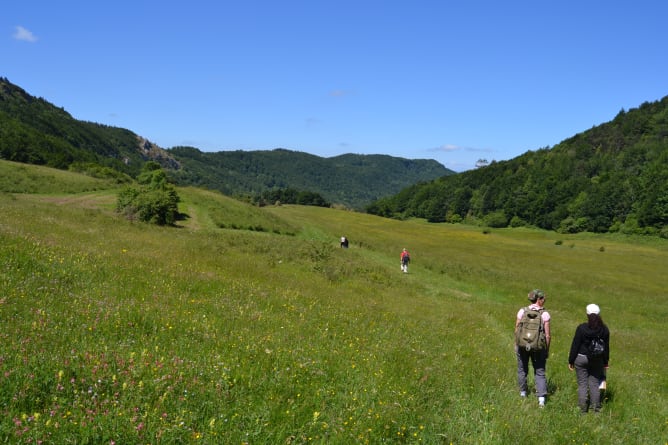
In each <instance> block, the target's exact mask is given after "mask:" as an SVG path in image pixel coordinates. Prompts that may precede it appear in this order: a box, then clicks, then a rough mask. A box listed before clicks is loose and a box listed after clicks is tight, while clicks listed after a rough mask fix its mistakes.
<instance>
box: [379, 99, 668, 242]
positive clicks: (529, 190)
mask: <svg viewBox="0 0 668 445" xmlns="http://www.w3.org/2000/svg"><path fill="white" fill-rule="evenodd" d="M367 210H368V211H369V212H370V213H374V214H377V215H383V216H387V217H398V218H404V217H422V218H427V219H428V220H429V221H432V222H442V221H448V222H458V221H462V220H469V221H472V222H482V223H484V224H486V225H488V226H491V227H505V226H509V225H510V226H524V225H531V226H537V227H540V228H544V229H550V230H557V231H561V232H565V233H569V232H570V233H573V232H581V231H591V232H608V231H611V232H614V231H622V232H624V233H649V234H660V235H661V236H664V237H668V96H666V97H664V98H663V99H662V100H660V101H656V102H651V103H650V102H645V103H643V104H642V105H640V106H639V107H638V108H634V109H631V110H629V111H624V110H622V111H621V112H619V114H618V115H617V116H616V117H615V118H614V119H613V120H612V121H610V122H608V123H604V124H601V125H598V126H595V127H593V128H591V129H590V130H587V131H584V132H582V133H579V134H576V135H575V136H573V137H571V138H569V139H566V140H564V141H562V142H561V143H559V144H558V145H556V146H554V147H553V148H551V149H549V148H545V149H540V150H537V151H529V152H527V153H525V154H523V155H521V156H519V157H517V158H515V159H511V160H509V161H502V162H492V163H491V164H490V165H488V166H486V167H482V168H479V169H477V170H472V171H468V172H464V173H461V174H458V175H454V176H448V177H443V178H440V179H437V180H434V181H431V182H428V183H423V184H417V185H414V186H411V187H408V188H406V189H404V190H402V191H401V192H400V193H398V194H397V195H395V196H392V197H389V198H384V199H381V200H378V201H376V202H375V203H373V204H372V205H370V206H369V207H368V209H367Z"/></svg>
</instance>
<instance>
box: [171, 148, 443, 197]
mask: <svg viewBox="0 0 668 445" xmlns="http://www.w3.org/2000/svg"><path fill="white" fill-rule="evenodd" d="M167 151H168V153H169V154H170V155H171V156H172V157H173V158H174V159H177V160H178V161H179V163H180V165H181V168H180V169H179V170H172V171H170V172H169V173H170V175H171V177H173V179H174V181H175V182H176V183H178V184H182V185H193V186H197V187H205V188H209V189H214V190H219V191H221V192H223V193H225V194H227V195H240V194H241V195H247V196H252V197H257V196H260V195H263V194H265V193H266V192H272V191H277V190H285V189H296V190H300V191H304V192H305V191H308V192H312V193H317V194H319V195H321V196H322V197H323V198H324V199H325V200H327V201H329V202H331V203H334V204H343V205H345V206H347V207H350V208H354V209H358V210H362V209H363V208H364V206H365V205H367V204H369V203H370V202H373V201H374V200H376V199H378V198H381V197H384V196H391V195H393V194H395V193H398V192H400V191H401V190H402V189H404V188H405V187H407V186H409V185H412V184H415V183H418V182H421V181H429V180H432V179H435V178H439V177H441V176H445V175H451V174H454V172H452V171H451V170H448V169H446V168H445V167H443V165H441V164H439V163H438V162H436V161H434V160H426V159H416V160H414V159H404V158H397V157H393V156H387V155H358V154H345V155H340V156H335V157H331V158H322V157H319V156H315V155H312V154H308V153H303V152H297V151H292V150H286V149H276V150H257V151H241V150H236V151H220V152H215V153H205V152H202V151H200V150H198V149H196V148H193V147H175V148H172V149H169V150H167Z"/></svg>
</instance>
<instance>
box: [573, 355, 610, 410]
mask: <svg viewBox="0 0 668 445" xmlns="http://www.w3.org/2000/svg"><path fill="white" fill-rule="evenodd" d="M574 365H575V376H576V377H577V380H578V406H579V407H580V411H582V412H583V413H586V412H587V410H588V409H589V406H591V407H592V408H594V411H596V412H599V411H600V410H601V391H600V390H599V389H598V386H599V385H600V384H601V378H602V377H603V362H602V361H601V360H592V361H590V360H589V358H588V357H587V356H586V355H582V354H578V356H577V357H576V358H575V363H574Z"/></svg>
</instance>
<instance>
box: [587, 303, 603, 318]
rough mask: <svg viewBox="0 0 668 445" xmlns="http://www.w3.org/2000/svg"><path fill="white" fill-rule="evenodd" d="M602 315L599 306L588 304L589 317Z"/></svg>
mask: <svg viewBox="0 0 668 445" xmlns="http://www.w3.org/2000/svg"><path fill="white" fill-rule="evenodd" d="M600 313H601V308H600V307H598V305H597V304H593V303H592V304H588V305H587V315H589V314H596V315H598V314H600Z"/></svg>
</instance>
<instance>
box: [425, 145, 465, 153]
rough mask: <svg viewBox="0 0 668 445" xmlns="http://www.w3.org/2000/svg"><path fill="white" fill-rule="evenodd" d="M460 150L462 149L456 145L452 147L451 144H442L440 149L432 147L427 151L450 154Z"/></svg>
mask: <svg viewBox="0 0 668 445" xmlns="http://www.w3.org/2000/svg"><path fill="white" fill-rule="evenodd" d="M459 150H462V147H460V146H458V145H453V144H444V145H441V146H440V147H434V148H431V149H429V151H438V152H444V153H450V152H453V151H459Z"/></svg>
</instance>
